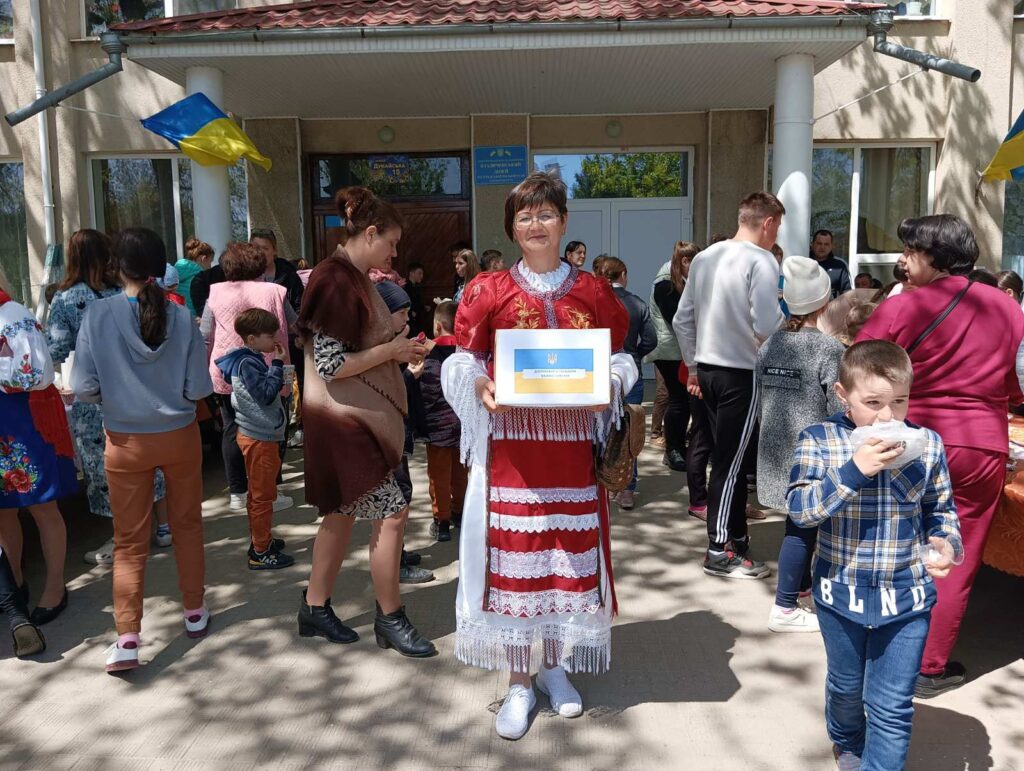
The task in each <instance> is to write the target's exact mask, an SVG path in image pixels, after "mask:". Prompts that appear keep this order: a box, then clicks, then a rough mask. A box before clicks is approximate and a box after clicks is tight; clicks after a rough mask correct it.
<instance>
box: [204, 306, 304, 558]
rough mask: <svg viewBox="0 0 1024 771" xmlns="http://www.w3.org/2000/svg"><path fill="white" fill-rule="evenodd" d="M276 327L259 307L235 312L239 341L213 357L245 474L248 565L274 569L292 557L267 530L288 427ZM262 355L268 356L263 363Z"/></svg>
mask: <svg viewBox="0 0 1024 771" xmlns="http://www.w3.org/2000/svg"><path fill="white" fill-rule="evenodd" d="M278 326H279V325H278V321H277V317H276V316H274V314H273V313H270V312H269V311H265V310H263V309H262V308H249V309H248V310H245V311H242V312H241V313H239V314H238V316H236V317H235V332H237V333H238V336H239V337H240V338H242V340H243V341H244V342H245V345H244V346H242V347H240V348H235V349H234V350H231V351H228V353H226V354H225V355H223V356H221V357H220V358H219V359H217V361H216V364H217V366H218V367H219V368H220V371H221V373H222V374H223V376H224V379H225V380H226V381H228V382H229V383H231V389H232V390H231V406H232V408H233V409H234V410H235V421H236V423H237V424H238V447H239V449H240V450H241V451H242V455H243V457H244V458H245V472H246V474H247V475H248V477H249V491H248V496H247V498H246V509H247V510H248V514H249V532H250V536H251V543H250V544H249V570H278V569H280V568H286V567H289V566H290V565H294V564H295V559H294V558H293V557H291V556H290V555H288V554H285V553H284V552H283V551H282V549H284V541H282V540H281V539H279V538H278V539H275V538H274V537H273V536H272V535H271V532H270V525H271V519H272V518H273V515H274V500H275V499H276V498H277V472H278V471H280V470H281V456H280V454H279V452H278V449H279V445H280V443H281V442H282V441H284V434H285V429H286V428H287V426H288V413H287V412H286V411H285V408H284V402H283V401H282V400H281V389H282V387H283V386H284V385H285V376H284V366H283V362H282V357H283V356H284V348H282V347H281V344H280V343H279V342H277V340H276V339H275V335H276V334H277V330H278ZM266 354H273V356H274V358H273V359H272V360H271V362H270V365H269V366H268V365H267V362H266V361H265V355H266ZM293 372H294V370H293ZM288 385H290V383H289V384H288Z"/></svg>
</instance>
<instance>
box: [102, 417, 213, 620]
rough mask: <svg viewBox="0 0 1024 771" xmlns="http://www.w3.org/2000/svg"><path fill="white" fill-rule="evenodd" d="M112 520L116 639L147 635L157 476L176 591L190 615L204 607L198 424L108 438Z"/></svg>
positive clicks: (106, 458)
mask: <svg viewBox="0 0 1024 771" xmlns="http://www.w3.org/2000/svg"><path fill="white" fill-rule="evenodd" d="M103 461H104V465H105V467H106V470H107V486H108V487H109V488H110V508H111V510H112V511H113V513H114V621H115V623H116V625H117V633H118V634H119V635H120V634H130V633H135V634H138V633H139V632H140V631H141V630H142V597H143V592H144V588H145V575H146V559H147V557H149V542H150V538H151V537H152V523H151V517H152V511H153V472H154V471H155V470H156V469H157V468H162V469H163V471H164V478H165V479H166V480H167V520H168V524H170V526H171V533H173V535H174V559H175V561H176V562H177V565H178V588H179V589H180V590H181V598H182V602H183V603H184V606H185V608H187V609H189V610H192V609H194V608H199V607H201V606H202V604H203V592H204V587H203V585H204V581H205V578H206V576H205V570H206V565H205V561H204V555H203V468H202V463H203V447H202V444H201V442H200V440H199V424H198V423H192V424H191V425H188V426H185V427H184V428H179V429H178V430H176V431H165V432H163V433H159V434H122V433H120V432H117V431H107V448H106V451H105V452H104V454H103Z"/></svg>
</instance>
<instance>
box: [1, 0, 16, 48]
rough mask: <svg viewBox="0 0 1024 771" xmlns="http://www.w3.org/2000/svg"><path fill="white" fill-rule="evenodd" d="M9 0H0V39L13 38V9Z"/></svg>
mask: <svg viewBox="0 0 1024 771" xmlns="http://www.w3.org/2000/svg"><path fill="white" fill-rule="evenodd" d="M11 5H12V2H11V0H0V40H11V39H13V38H14V10H13V9H12V8H11Z"/></svg>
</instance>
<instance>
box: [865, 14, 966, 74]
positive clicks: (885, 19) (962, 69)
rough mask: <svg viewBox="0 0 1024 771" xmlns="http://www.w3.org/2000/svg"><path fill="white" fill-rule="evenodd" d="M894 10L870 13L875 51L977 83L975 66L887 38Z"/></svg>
mask: <svg viewBox="0 0 1024 771" xmlns="http://www.w3.org/2000/svg"><path fill="white" fill-rule="evenodd" d="M895 15H896V12H895V11H893V10H885V11H875V12H874V13H872V14H871V23H870V24H869V25H868V34H869V35H873V36H874V38H875V53H880V54H882V55H883V56H892V57H893V58H895V59H901V60H902V61H905V62H910V63H911V64H916V65H917V66H918V67H920V68H921V69H924V70H935V71H936V72H941V73H942V74H943V75H949V76H951V77H954V78H960V79H961V80H966V81H968V82H970V83H977V82H978V79H979V78H981V70H979V69H976V68H975V67H968V66H967V65H965V64H960V63H959V62H954V61H951V60H949V59H943V58H942V57H941V56H935V55H934V54H926V53H925V52H924V51H916V50H914V49H913V48H907V47H905V46H901V45H897V44H896V43H892V42H890V41H889V40H888V39H887V35H888V33H889V30H891V29H892V27H893V17H894V16H895Z"/></svg>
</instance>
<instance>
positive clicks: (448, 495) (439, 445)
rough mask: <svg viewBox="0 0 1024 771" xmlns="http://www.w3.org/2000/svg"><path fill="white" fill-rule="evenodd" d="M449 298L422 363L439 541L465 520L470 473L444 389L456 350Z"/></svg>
mask: <svg viewBox="0 0 1024 771" xmlns="http://www.w3.org/2000/svg"><path fill="white" fill-rule="evenodd" d="M457 307H458V306H457V304H456V303H454V302H451V301H450V300H449V301H446V302H443V303H441V304H440V305H438V306H437V309H436V310H435V311H434V347H433V350H431V352H430V353H429V354H428V356H427V358H426V360H425V361H424V363H423V374H422V375H421V376H420V392H421V393H422V396H423V410H424V413H425V414H426V423H427V476H428V477H429V478H430V505H431V507H432V508H433V510H434V524H433V525H431V527H430V534H431V535H433V536H435V537H436V538H437V540H438V541H450V540H451V539H452V536H451V526H452V525H455V527H459V525H460V524H461V523H462V504H463V501H464V499H465V497H466V484H467V482H468V480H469V473H468V471H467V470H466V467H465V466H463V465H462V462H461V461H460V460H459V441H460V439H461V437H462V426H461V425H460V424H459V419H458V418H457V417H456V416H455V411H454V410H452V408H451V406H450V405H449V404H448V402H447V401H445V398H444V394H443V393H441V365H442V364H444V360H445V359H447V358H448V357H449V356H451V355H452V354H453V353H455V337H454V330H455V310H456V308H457Z"/></svg>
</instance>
